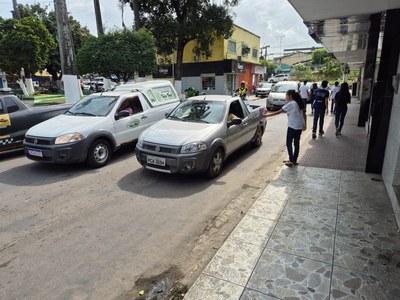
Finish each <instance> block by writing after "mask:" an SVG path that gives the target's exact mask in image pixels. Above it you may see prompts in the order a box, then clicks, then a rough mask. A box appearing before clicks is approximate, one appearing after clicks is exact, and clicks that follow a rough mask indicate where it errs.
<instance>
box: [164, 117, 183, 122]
mask: <svg viewBox="0 0 400 300" xmlns="http://www.w3.org/2000/svg"><path fill="white" fill-rule="evenodd" d="M167 119H173V120H179V121H185V120H183V119H181V118H178V117H175V116H168V118H167Z"/></svg>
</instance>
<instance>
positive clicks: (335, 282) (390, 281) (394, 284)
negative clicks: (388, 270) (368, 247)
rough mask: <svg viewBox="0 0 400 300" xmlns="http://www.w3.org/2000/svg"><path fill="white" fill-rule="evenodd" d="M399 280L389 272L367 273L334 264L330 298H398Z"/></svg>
mask: <svg viewBox="0 0 400 300" xmlns="http://www.w3.org/2000/svg"><path fill="white" fill-rule="evenodd" d="M399 280H400V279H399V277H393V276H392V275H391V274H383V275H376V274H367V273H361V272H356V271H352V270H349V269H344V268H341V267H337V266H335V267H334V268H333V276H332V287H331V299H346V300H352V299H354V300H358V299H368V300H375V299H376V300H381V299H382V300H384V299H387V300H393V299H400V285H399V282H400V281H399Z"/></svg>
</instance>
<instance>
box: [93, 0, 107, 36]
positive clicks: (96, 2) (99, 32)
mask: <svg viewBox="0 0 400 300" xmlns="http://www.w3.org/2000/svg"><path fill="white" fill-rule="evenodd" d="M93 3H94V14H95V15H96V26H97V36H98V37H99V36H101V35H103V34H104V30H103V22H102V20H101V11H100V2H99V0H93Z"/></svg>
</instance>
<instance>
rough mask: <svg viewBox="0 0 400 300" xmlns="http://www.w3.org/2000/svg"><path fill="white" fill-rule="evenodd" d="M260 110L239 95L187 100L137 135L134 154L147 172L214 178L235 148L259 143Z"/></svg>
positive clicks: (263, 123)
mask: <svg viewBox="0 0 400 300" xmlns="http://www.w3.org/2000/svg"><path fill="white" fill-rule="evenodd" d="M263 112H264V107H262V106H251V105H249V104H248V103H244V102H243V101H242V100H241V99H240V98H239V97H232V96H223V95H207V96H196V97H192V98H189V99H188V100H187V101H185V102H182V103H181V104H180V105H179V106H177V107H176V108H175V109H174V110H173V111H172V112H171V113H170V114H169V115H168V116H167V118H165V119H164V120H161V121H160V122H158V123H156V124H154V125H153V126H152V127H150V128H148V129H146V130H145V131H144V132H143V133H142V134H141V135H140V136H139V139H138V142H137V144H136V158H137V160H138V161H139V163H140V164H141V165H142V166H143V167H145V168H146V169H149V170H154V171H158V172H164V173H199V172H204V173H207V175H208V176H209V177H217V176H218V175H220V174H221V172H222V168H223V163H224V161H225V160H226V158H227V157H228V156H229V155H230V154H231V153H233V152H234V151H235V150H237V149H238V148H240V147H242V146H243V145H245V144H247V143H251V144H252V145H253V146H254V147H259V146H260V145H261V143H262V136H263V134H264V131H265V127H266V120H265V118H263V117H262V115H263Z"/></svg>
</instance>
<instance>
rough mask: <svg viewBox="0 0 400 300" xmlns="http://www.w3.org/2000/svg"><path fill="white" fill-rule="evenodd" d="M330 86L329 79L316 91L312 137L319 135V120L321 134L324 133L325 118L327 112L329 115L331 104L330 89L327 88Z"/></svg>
mask: <svg viewBox="0 0 400 300" xmlns="http://www.w3.org/2000/svg"><path fill="white" fill-rule="evenodd" d="M327 86H328V81H326V80H324V81H322V84H321V87H320V88H319V89H317V90H316V91H315V92H314V102H313V104H312V105H313V106H312V108H313V109H314V123H313V129H312V138H313V139H315V138H316V137H317V135H316V133H317V124H318V120H319V132H318V134H319V135H323V134H324V133H325V132H324V118H325V114H326V115H328V112H329V106H328V100H329V91H328V90H327V89H326V88H327Z"/></svg>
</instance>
